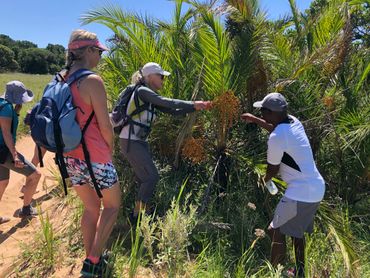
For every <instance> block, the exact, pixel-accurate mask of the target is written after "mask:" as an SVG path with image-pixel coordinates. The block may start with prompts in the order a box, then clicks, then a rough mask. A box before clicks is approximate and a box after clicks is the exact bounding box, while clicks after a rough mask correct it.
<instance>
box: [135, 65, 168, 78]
mask: <svg viewBox="0 0 370 278" xmlns="http://www.w3.org/2000/svg"><path fill="white" fill-rule="evenodd" d="M141 74H142V75H143V77H146V76H149V75H151V74H161V75H164V76H169V75H170V74H171V73H170V72H168V71H165V70H164V69H162V67H161V66H160V65H159V64H157V63H154V62H149V63H146V64H145V65H144V66H143V68H142V69H141Z"/></svg>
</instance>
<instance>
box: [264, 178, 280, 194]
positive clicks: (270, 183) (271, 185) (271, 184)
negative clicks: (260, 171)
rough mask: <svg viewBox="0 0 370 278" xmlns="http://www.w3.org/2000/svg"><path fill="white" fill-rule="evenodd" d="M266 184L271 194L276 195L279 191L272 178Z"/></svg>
mask: <svg viewBox="0 0 370 278" xmlns="http://www.w3.org/2000/svg"><path fill="white" fill-rule="evenodd" d="M265 186H266V187H267V189H268V191H269V192H270V194H271V195H275V194H276V193H278V191H279V190H278V189H277V187H276V185H275V183H274V182H273V181H272V180H269V181H268V182H266V184H265Z"/></svg>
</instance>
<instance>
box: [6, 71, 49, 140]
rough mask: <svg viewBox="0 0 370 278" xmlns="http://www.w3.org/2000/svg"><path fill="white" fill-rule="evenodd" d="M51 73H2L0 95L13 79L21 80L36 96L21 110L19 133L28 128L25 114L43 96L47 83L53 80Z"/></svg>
mask: <svg viewBox="0 0 370 278" xmlns="http://www.w3.org/2000/svg"><path fill="white" fill-rule="evenodd" d="M51 78H52V76H51V75H40V74H25V73H0V95H3V93H4V92H5V86H6V83H8V82H9V81H12V80H19V81H21V82H23V84H24V85H25V86H26V87H27V88H29V89H30V90H31V91H32V92H33V93H34V94H35V98H34V100H33V101H32V102H30V103H26V104H25V105H24V107H23V108H22V110H21V116H20V121H19V127H18V133H19V134H24V133H26V132H27V131H28V129H27V128H26V127H25V126H24V124H23V119H24V116H25V114H26V112H27V110H28V109H30V108H31V107H33V105H34V104H35V103H36V102H38V101H39V100H40V98H41V96H42V93H43V91H44V87H45V85H46V84H47V83H48V82H49V81H50V80H51Z"/></svg>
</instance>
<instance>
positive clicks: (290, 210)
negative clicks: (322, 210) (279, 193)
mask: <svg viewBox="0 0 370 278" xmlns="http://www.w3.org/2000/svg"><path fill="white" fill-rule="evenodd" d="M319 204H320V202H317V203H306V202H300V201H295V200H292V199H289V198H287V197H285V196H283V198H281V200H280V202H279V204H278V205H277V207H276V209H275V214H274V219H273V220H272V222H271V224H270V226H271V227H272V228H274V229H277V228H279V229H280V232H281V233H282V234H285V235H288V236H292V237H296V238H303V235H304V233H305V232H306V233H312V231H313V220H314V217H315V214H316V211H317V209H318V207H319Z"/></svg>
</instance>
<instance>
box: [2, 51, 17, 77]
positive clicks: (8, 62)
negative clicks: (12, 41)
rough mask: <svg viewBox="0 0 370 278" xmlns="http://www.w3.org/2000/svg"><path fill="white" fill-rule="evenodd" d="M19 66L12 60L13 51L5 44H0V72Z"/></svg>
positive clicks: (12, 69)
mask: <svg viewBox="0 0 370 278" xmlns="http://www.w3.org/2000/svg"><path fill="white" fill-rule="evenodd" d="M18 68H19V65H18V63H17V61H15V60H14V52H13V51H12V50H11V49H10V48H9V47H7V46H5V45H1V44H0V72H5V71H15V70H17V69H18Z"/></svg>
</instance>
